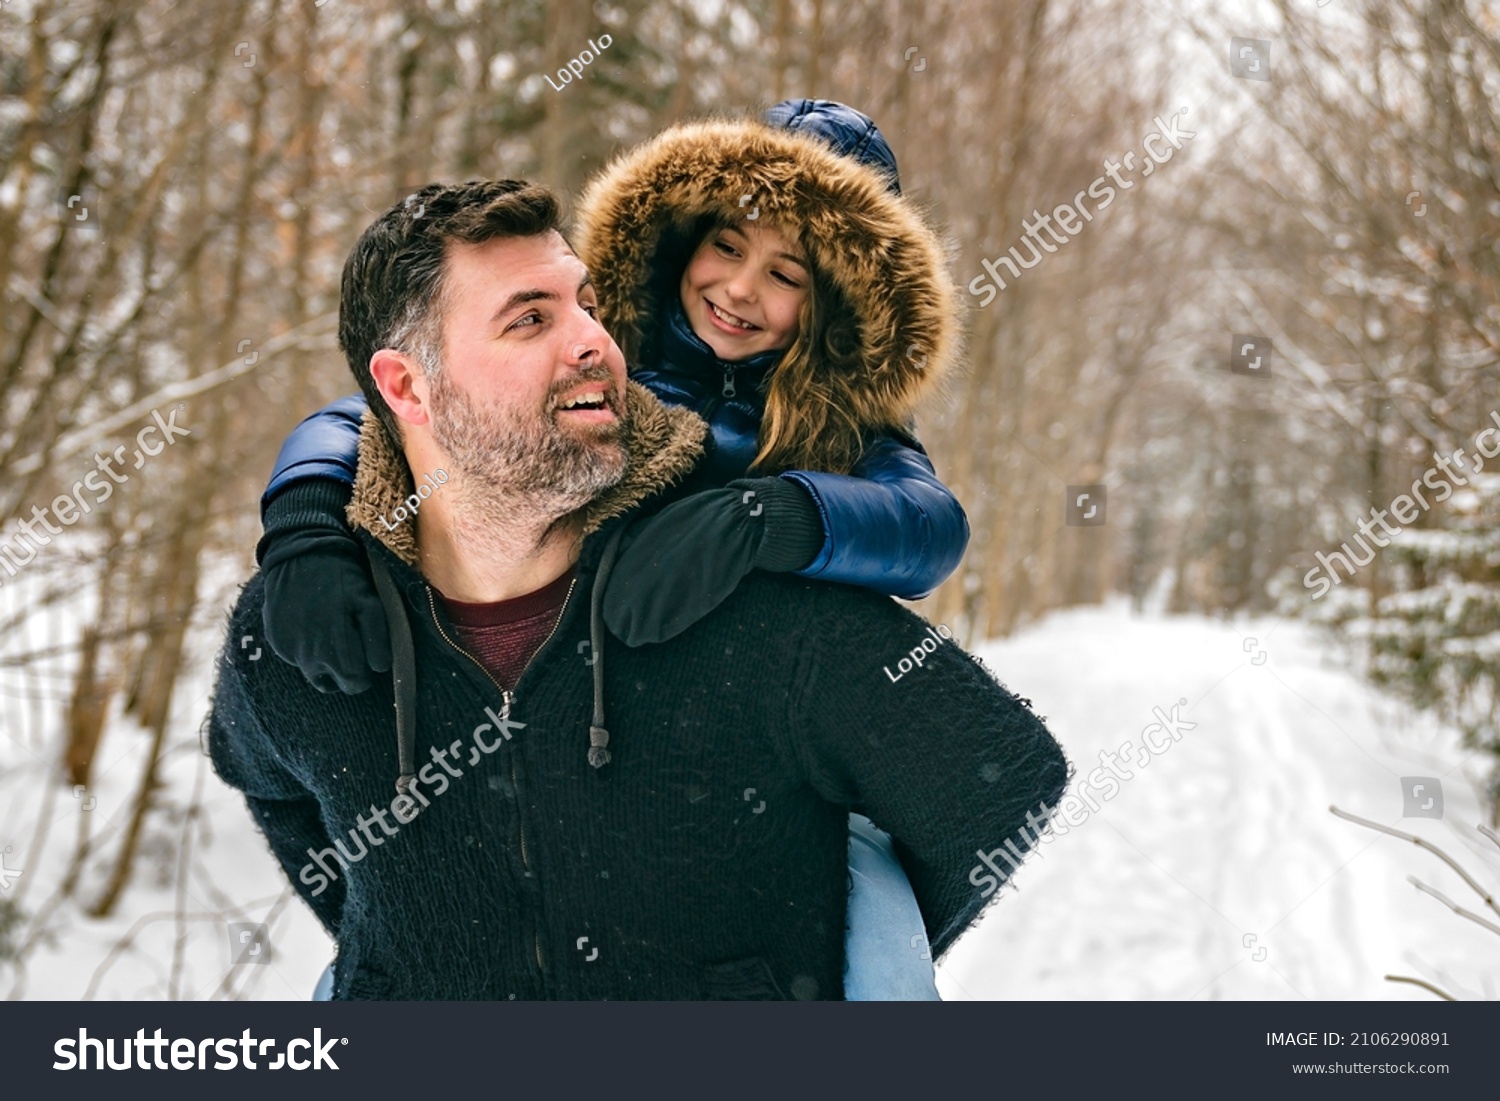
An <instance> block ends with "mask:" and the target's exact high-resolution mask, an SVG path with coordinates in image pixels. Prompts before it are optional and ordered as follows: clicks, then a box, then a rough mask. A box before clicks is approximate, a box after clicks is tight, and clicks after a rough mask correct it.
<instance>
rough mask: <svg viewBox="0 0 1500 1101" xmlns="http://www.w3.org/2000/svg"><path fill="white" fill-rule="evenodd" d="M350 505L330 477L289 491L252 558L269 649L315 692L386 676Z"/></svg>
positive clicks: (386, 651)
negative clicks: (261, 584) (260, 581)
mask: <svg viewBox="0 0 1500 1101" xmlns="http://www.w3.org/2000/svg"><path fill="white" fill-rule="evenodd" d="M348 502H349V487H348V486H345V485H343V484H341V483H338V482H333V481H330V480H328V479H323V478H318V479H311V480H309V481H306V482H301V483H298V484H296V485H293V486H291V487H290V488H288V489H286V490H285V491H283V492H282V493H281V494H280V495H278V496H277V497H276V498H275V499H274V500H273V501H272V502H271V504H270V505H269V506H268V507H267V509H266V519H265V528H266V534H265V535H264V536H263V537H262V538H261V541H260V545H259V546H258V547H257V548H256V557H257V558H258V559H259V560H260V568H261V572H262V573H264V574H265V577H266V599H265V604H264V606H263V607H262V609H261V622H262V624H263V626H264V627H265V632H266V641H267V642H269V643H270V644H271V649H272V650H273V651H275V653H276V656H277V657H279V658H281V660H283V661H285V662H289V663H290V664H292V665H295V666H296V667H297V668H298V669H301V670H302V675H303V676H304V677H306V678H307V680H308V683H309V684H311V685H312V686H313V687H314V688H316V689H318V691H320V692H330V693H331V692H344V693H347V694H349V695H354V694H355V693H358V692H363V691H365V689H367V688H369V687H370V685H371V684H372V683H373V681H372V678H371V673H372V672H375V673H383V672H389V671H390V668H391V639H390V632H389V630H388V629H387V628H386V622H385V608H384V606H383V605H382V604H381V603H380V597H379V595H378V594H377V593H376V591H375V582H374V581H373V579H372V578H371V577H370V567H369V563H368V562H367V561H366V558H365V550H364V548H363V547H362V546H361V545H360V543H359V540H358V539H356V538H355V537H354V533H353V532H351V531H350V530H349V527H348V526H347V525H346V524H345V523H344V506H345V505H347V504H348Z"/></svg>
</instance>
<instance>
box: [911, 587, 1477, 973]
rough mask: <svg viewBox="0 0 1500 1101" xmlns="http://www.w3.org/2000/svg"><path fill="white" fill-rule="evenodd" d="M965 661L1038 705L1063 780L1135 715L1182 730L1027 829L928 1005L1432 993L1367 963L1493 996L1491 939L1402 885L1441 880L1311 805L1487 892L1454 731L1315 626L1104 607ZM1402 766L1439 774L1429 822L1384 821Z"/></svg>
mask: <svg viewBox="0 0 1500 1101" xmlns="http://www.w3.org/2000/svg"><path fill="white" fill-rule="evenodd" d="M1247 638H1255V639H1256V641H1255V642H1254V643H1248V644H1247V643H1246V641H1245V640H1246V639H1247ZM1247 645H1249V646H1250V647H1251V649H1250V650H1249V651H1248V652H1247V650H1246V646H1247ZM979 653H980V655H981V656H982V657H983V659H984V660H985V662H986V663H987V664H988V665H989V666H990V667H991V668H992V669H994V670H995V671H996V673H997V674H998V675H999V676H1000V677H1001V678H1002V679H1003V680H1004V681H1006V683H1007V684H1008V685H1009V686H1010V687H1011V688H1012V689H1013V690H1015V691H1017V692H1019V693H1020V694H1021V695H1024V696H1029V697H1030V698H1031V699H1032V700H1033V701H1034V703H1035V705H1036V707H1037V709H1038V711H1040V712H1041V713H1042V714H1044V715H1046V716H1047V717H1048V720H1049V725H1050V726H1051V728H1052V729H1053V731H1054V733H1056V734H1057V736H1058V738H1059V740H1061V741H1062V742H1063V744H1064V747H1065V748H1066V750H1067V752H1068V755H1069V757H1070V759H1071V760H1072V761H1073V762H1074V765H1075V766H1076V768H1077V770H1078V777H1077V778H1076V779H1075V781H1074V787H1073V789H1072V790H1077V788H1078V786H1079V784H1080V783H1082V782H1084V780H1085V778H1086V777H1087V776H1088V775H1089V773H1090V771H1091V770H1092V769H1094V768H1095V767H1097V766H1099V765H1100V763H1101V762H1100V758H1099V753H1100V751H1101V750H1111V751H1116V750H1118V749H1119V746H1120V743H1121V742H1123V741H1126V740H1130V741H1133V742H1134V743H1135V744H1136V745H1137V746H1139V745H1141V744H1142V733H1143V731H1144V728H1146V727H1147V726H1149V725H1150V724H1152V723H1153V722H1155V721H1156V719H1155V718H1154V717H1153V714H1152V709H1153V708H1157V707H1159V708H1161V709H1162V710H1163V711H1164V712H1167V713H1168V714H1170V713H1171V711H1172V709H1173V707H1174V705H1176V704H1177V703H1178V701H1181V700H1186V701H1187V702H1186V703H1185V704H1184V705H1182V706H1181V710H1180V715H1181V717H1182V718H1183V719H1185V720H1187V722H1191V723H1194V724H1196V726H1195V728H1194V729H1191V730H1188V729H1186V727H1185V726H1184V727H1183V728H1182V730H1181V737H1180V740H1179V741H1176V742H1170V741H1167V740H1166V738H1165V735H1164V734H1163V733H1161V732H1153V733H1152V735H1151V737H1152V740H1154V741H1155V742H1156V744H1158V745H1162V746H1164V747H1165V748H1164V750H1163V752H1162V753H1161V754H1160V755H1159V756H1154V757H1152V758H1151V759H1150V763H1149V765H1148V766H1147V767H1146V768H1144V769H1140V770H1134V775H1133V778H1131V779H1128V780H1123V781H1119V790H1118V791H1117V792H1114V793H1113V797H1112V798H1110V799H1108V801H1102V800H1101V796H1100V795H1099V794H1098V791H1099V788H1098V787H1097V786H1096V787H1095V788H1093V789H1092V790H1093V791H1094V792H1095V795H1094V799H1095V802H1096V803H1098V804H1099V812H1098V813H1097V814H1094V813H1088V812H1087V811H1086V810H1085V811H1084V812H1083V813H1087V815H1088V816H1087V819H1086V820H1084V821H1083V822H1082V823H1081V824H1080V825H1078V826H1074V827H1071V828H1069V829H1068V833H1067V835H1066V836H1060V837H1057V838H1056V839H1054V840H1053V841H1051V842H1050V843H1047V844H1044V846H1043V849H1042V852H1043V854H1044V855H1043V858H1042V859H1040V860H1037V859H1035V858H1033V860H1032V861H1030V862H1028V864H1027V865H1026V867H1025V868H1023V869H1022V871H1021V873H1020V874H1019V875H1018V876H1017V885H1018V886H1019V888H1020V889H1019V891H1018V892H1014V893H1012V892H1007V893H1006V894H1005V895H1004V896H1003V897H1002V898H1001V900H1000V901H999V902H997V903H995V904H994V905H993V906H992V908H991V909H990V910H989V911H988V912H987V914H986V916H985V918H984V920H983V922H982V924H981V925H980V926H979V928H977V929H975V930H972V931H971V932H970V933H969V935H968V936H967V937H965V938H964V939H963V940H961V941H960V942H959V944H958V945H957V946H956V947H955V948H954V949H953V951H952V953H950V955H949V956H948V957H945V959H944V960H943V963H942V966H941V967H940V969H939V988H940V990H941V991H942V992H943V995H944V997H951V998H969V997H972V998H996V997H999V998H1172V999H1193V998H1278V999H1279V998H1290V999H1299V998H1314V999H1319V998H1379V999H1402V998H1417V999H1429V998H1431V997H1432V995H1430V994H1428V993H1426V992H1424V991H1421V990H1419V989H1417V988H1415V987H1411V986H1405V985H1397V984H1393V983H1388V982H1384V981H1383V980H1382V976H1383V975H1385V974H1386V973H1388V972H1389V973H1398V974H1408V975H1417V976H1420V977H1423V978H1427V979H1429V980H1430V981H1436V982H1438V984H1439V985H1441V986H1444V987H1446V988H1447V989H1449V991H1450V992H1451V993H1454V994H1457V995H1459V996H1464V995H1465V994H1467V995H1468V996H1470V997H1474V996H1487V997H1491V998H1493V997H1495V996H1496V995H1497V993H1500V938H1496V937H1494V936H1493V935H1492V934H1489V933H1486V932H1485V931H1484V930H1482V929H1479V928H1477V927H1475V926H1472V925H1471V924H1470V923H1467V922H1465V921H1464V920H1463V919H1461V918H1459V917H1457V916H1456V915H1453V914H1451V913H1449V912H1448V911H1447V910H1446V909H1445V908H1444V907H1442V906H1441V904H1439V903H1438V902H1437V901H1436V900H1435V899H1432V898H1429V897H1426V896H1423V895H1421V894H1419V893H1418V892H1417V890H1416V889H1415V888H1414V887H1412V886H1411V884H1409V883H1408V882H1406V876H1407V875H1408V874H1416V875H1417V876H1418V878H1420V879H1422V880H1423V881H1425V882H1427V883H1428V884H1430V885H1432V886H1434V887H1437V888H1438V889H1439V890H1441V891H1443V892H1444V893H1445V894H1447V895H1448V896H1449V897H1450V898H1453V899H1454V900H1455V901H1457V902H1459V903H1460V904H1461V905H1464V906H1467V907H1471V908H1473V907H1475V906H1476V905H1477V904H1478V901H1479V900H1478V899H1477V898H1476V897H1475V896H1474V895H1473V893H1472V892H1470V891H1469V890H1468V888H1466V887H1465V886H1464V885H1463V883H1462V881H1460V880H1459V879H1458V877H1457V876H1456V875H1454V874H1453V873H1452V872H1451V871H1450V870H1449V869H1448V868H1446V867H1445V866H1444V865H1442V864H1441V862H1440V861H1438V860H1437V859H1436V858H1435V857H1433V856H1432V855H1431V854H1428V853H1425V852H1422V851H1421V850H1419V849H1417V848H1416V847H1415V846H1413V845H1411V844H1409V843H1406V842H1402V841H1400V840H1398V839H1396V838H1391V837H1386V836H1382V835H1379V834H1376V833H1374V832H1372V831H1370V830H1367V829H1364V828H1363V827H1360V826H1357V825H1354V824H1352V823H1348V822H1344V821H1341V820H1339V819H1337V818H1335V817H1334V816H1333V815H1331V814H1330V813H1329V812H1328V806H1329V805H1330V804H1334V805H1337V806H1339V807H1340V808H1341V809H1343V810H1346V811H1350V812H1352V813H1355V814H1359V815H1361V816H1362V817H1366V818H1370V819H1372V820H1374V821H1378V822H1381V823H1383V824H1386V825H1391V826H1395V827H1396V828H1398V829H1403V830H1407V831H1409V832H1414V833H1416V834H1418V835H1420V836H1422V837H1424V838H1426V839H1427V840H1429V841H1432V842H1433V843H1434V844H1437V845H1439V846H1441V847H1442V848H1444V849H1445V850H1446V851H1448V852H1449V853H1450V854H1452V855H1453V856H1454V857H1456V858H1458V859H1460V861H1461V862H1463V863H1465V865H1466V866H1467V867H1468V868H1469V869H1470V871H1471V872H1473V873H1475V874H1476V875H1478V876H1479V878H1480V880H1481V882H1488V883H1490V884H1496V885H1500V850H1496V849H1494V848H1493V847H1492V846H1489V843H1488V842H1486V841H1484V840H1483V839H1482V838H1480V837H1479V836H1478V835H1477V834H1476V833H1475V832H1474V830H1473V823H1474V822H1476V821H1477V820H1478V811H1477V809H1476V808H1477V805H1478V803H1477V799H1476V797H1475V792H1474V790H1473V787H1472V786H1471V783H1470V782H1469V780H1468V779H1466V773H1467V775H1473V776H1477V775H1478V774H1479V772H1480V771H1481V769H1480V767H1479V761H1478V758H1477V757H1472V759H1471V760H1470V763H1469V766H1468V768H1467V770H1466V769H1465V768H1464V767H1463V765H1462V762H1463V760H1464V758H1465V755H1464V754H1463V753H1462V751H1461V750H1460V749H1459V746H1458V741H1457V738H1456V736H1455V735H1453V734H1452V733H1451V732H1449V731H1446V730H1443V729H1441V728H1439V727H1438V726H1437V725H1436V724H1435V723H1433V722H1432V721H1431V720H1429V719H1426V718H1418V717H1414V716H1412V715H1411V714H1410V713H1409V712H1408V711H1407V710H1406V709H1404V708H1402V707H1400V706H1398V705H1396V704H1394V703H1393V702H1392V701H1390V700H1388V699H1385V698H1383V697H1381V696H1379V695H1378V694H1376V693H1375V692H1374V691H1373V690H1372V689H1370V688H1369V687H1368V686H1367V685H1365V684H1364V683H1363V682H1361V681H1360V680H1359V679H1358V678H1357V677H1356V676H1355V675H1354V674H1352V673H1351V672H1349V671H1348V670H1347V669H1345V668H1344V667H1343V666H1342V662H1341V660H1340V658H1339V655H1337V654H1335V653H1332V652H1330V650H1329V648H1328V646H1327V645H1326V644H1325V643H1324V642H1323V641H1322V639H1321V638H1320V636H1318V635H1317V634H1316V633H1315V632H1312V631H1311V630H1309V629H1308V628H1307V627H1305V626H1303V625H1301V624H1298V623H1295V622H1282V623H1279V624H1278V623H1277V621H1275V620H1270V619H1267V620H1261V621H1253V622H1252V621H1239V622H1233V623H1227V622H1219V621H1213V620H1206V619H1198V618H1187V617H1176V618H1136V617H1132V616H1131V615H1129V614H1128V611H1127V610H1126V609H1125V608H1124V607H1123V606H1122V605H1119V604H1115V605H1111V606H1109V607H1107V608H1102V609H1100V608H1095V609H1085V610H1080V611H1075V612H1069V613H1065V614H1062V615H1057V616H1053V617H1051V618H1049V619H1048V620H1047V621H1045V622H1044V623H1042V624H1040V625H1039V626H1038V627H1036V628H1035V629H1033V630H1030V631H1028V632H1026V633H1024V634H1023V635H1021V636H1019V637H1016V638H1013V639H1008V640H1005V641H1004V642H1000V643H993V644H988V645H985V646H982V647H980V648H979ZM1261 653H1264V655H1265V657H1264V658H1263V659H1261V660H1260V662H1259V663H1258V664H1257V663H1256V659H1257V658H1258V657H1259V656H1260V654H1261ZM1135 759H1136V760H1139V759H1140V756H1139V754H1138V755H1137V756H1136V758H1135ZM1403 776H1435V777H1439V778H1440V779H1441V780H1442V787H1443V793H1444V795H1445V796H1446V804H1445V812H1446V814H1445V818H1444V819H1442V820H1434V819H1428V818H1408V819H1404V820H1403V819H1402V818H1401V814H1402V810H1403V796H1402V787H1401V777H1403ZM1101 783H1102V781H1101ZM1104 791H1105V793H1109V792H1110V788H1109V787H1107V786H1106V787H1105V788H1104ZM1075 820H1077V816H1076V815H1075ZM1468 838H1472V839H1473V840H1472V841H1470V840H1468ZM1487 847H1488V848H1489V851H1488V852H1486V851H1485V850H1486V848H1487ZM1257 957H1259V958H1257Z"/></svg>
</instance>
